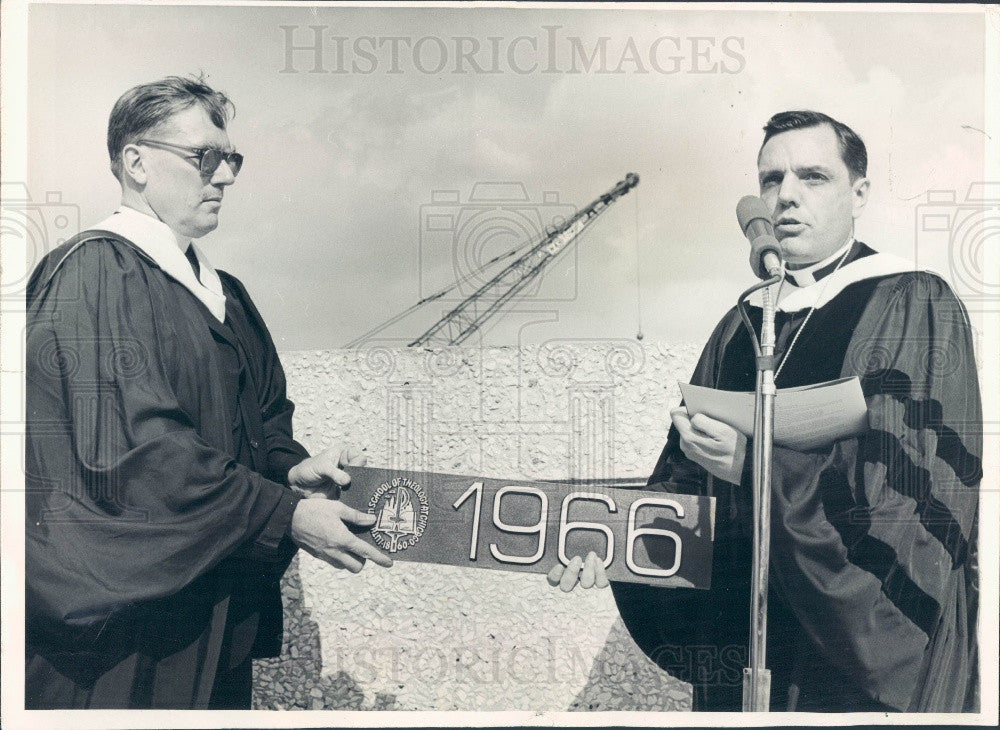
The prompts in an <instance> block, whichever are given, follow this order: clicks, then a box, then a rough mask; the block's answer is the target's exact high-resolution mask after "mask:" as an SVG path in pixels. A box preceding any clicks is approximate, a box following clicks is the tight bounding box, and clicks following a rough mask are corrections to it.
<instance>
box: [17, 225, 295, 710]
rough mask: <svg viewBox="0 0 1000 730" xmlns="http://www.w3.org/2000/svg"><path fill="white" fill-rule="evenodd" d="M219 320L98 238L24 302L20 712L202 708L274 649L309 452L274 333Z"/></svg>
mask: <svg viewBox="0 0 1000 730" xmlns="http://www.w3.org/2000/svg"><path fill="white" fill-rule="evenodd" d="M219 274H220V279H221V281H222V285H223V290H224V293H225V295H226V320H225V323H220V322H219V321H218V320H217V319H215V318H214V317H213V316H212V315H211V314H210V313H209V312H208V310H207V309H206V308H205V306H204V305H203V304H202V303H201V302H200V301H199V300H198V299H197V298H196V297H195V296H194V295H193V294H191V293H190V292H189V291H188V290H187V289H186V288H185V287H183V286H182V285H181V284H179V283H178V282H177V281H175V280H174V279H172V278H170V277H169V276H167V275H166V274H165V273H164V272H163V271H162V270H161V269H160V268H159V267H158V266H157V265H156V263H155V262H154V261H153V260H152V259H150V258H149V257H148V256H147V255H146V254H144V253H143V252H142V251H141V250H140V249H138V248H137V247H135V246H133V245H132V244H131V243H130V242H128V241H126V240H124V239H122V238H120V237H118V236H116V235H114V234H108V233H106V232H105V233H100V232H98V233H96V234H95V233H94V232H88V233H85V234H81V236H79V237H77V238H76V239H73V240H71V241H69V242H67V243H66V244H64V245H63V246H60V247H59V248H57V249H56V250H54V251H53V252H51V253H50V254H49V255H48V256H46V258H45V259H43V260H42V262H41V263H40V264H39V266H38V267H37V269H36V270H35V272H34V273H33V275H32V278H31V281H30V283H29V287H28V293H27V316H28V331H27V359H26V381H27V398H26V401H27V441H26V450H25V462H26V487H27V497H26V504H27V519H26V525H25V530H26V556H25V573H26V585H25V590H26V595H25V611H26V626H25V629H26V644H27V656H26V687H25V699H26V705H27V706H28V707H175V708H189V707H190V708H199V707H201V708H204V707H207V706H208V702H209V698H210V696H211V692H212V687H213V683H214V681H215V678H216V676H217V673H219V674H221V673H224V672H225V671H227V670H228V669H231V668H232V667H235V666H238V665H240V664H241V663H245V662H248V661H249V657H250V656H267V655H274V654H276V653H277V652H278V651H279V650H280V647H281V599H280V593H279V581H280V578H281V575H282V573H283V572H284V570H285V569H286V568H287V566H288V563H289V562H290V560H291V557H292V555H293V553H294V551H295V546H294V544H292V543H291V541H290V539H289V538H288V536H287V528H288V525H289V522H290V519H291V513H292V511H293V510H294V508H295V505H296V503H297V501H298V499H299V497H298V496H297V495H296V494H294V493H293V492H292V491H291V490H290V489H289V488H288V486H287V477H288V470H289V469H290V468H291V467H292V466H293V465H294V464H296V463H298V462H299V461H301V460H302V459H303V458H305V456H307V453H306V451H305V449H303V448H302V446H301V445H299V444H298V443H297V442H295V441H294V439H293V438H292V429H291V418H292V411H293V406H292V404H291V402H290V401H289V400H288V399H287V398H286V396H285V379H284V374H283V371H282V368H281V365H280V362H279V360H278V357H277V353H276V352H275V348H274V344H273V342H272V341H271V338H270V336H269V334H268V331H267V328H266V327H265V325H264V322H263V320H262V319H261V317H260V314H259V312H258V311H257V309H256V308H255V307H254V305H253V303H252V302H251V300H250V297H249V296H248V295H247V293H246V290H245V289H244V288H243V286H242V284H240V282H239V281H238V280H237V279H236V278H235V277H232V276H229V275H228V274H225V273H224V272H219Z"/></svg>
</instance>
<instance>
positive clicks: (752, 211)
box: [736, 195, 771, 233]
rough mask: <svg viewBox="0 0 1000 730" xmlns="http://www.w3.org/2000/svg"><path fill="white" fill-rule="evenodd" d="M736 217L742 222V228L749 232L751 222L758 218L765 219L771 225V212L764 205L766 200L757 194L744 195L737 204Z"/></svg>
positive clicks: (744, 231)
mask: <svg viewBox="0 0 1000 730" xmlns="http://www.w3.org/2000/svg"><path fill="white" fill-rule="evenodd" d="M736 218H737V220H739V222H740V230H742V231H743V233H746V232H747V228H749V227H750V223H751V221H753V220H756V219H758V218H761V219H763V220H764V221H766V222H767V224H768V225H771V212H770V211H769V210H768V209H767V206H766V205H764V201H763V200H761V199H760V198H758V197H757V196H756V195H744V196H743V197H742V198H740V202H739V203H737V204H736Z"/></svg>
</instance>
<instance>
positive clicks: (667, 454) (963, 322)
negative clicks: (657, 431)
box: [612, 244, 982, 712]
mask: <svg viewBox="0 0 1000 730" xmlns="http://www.w3.org/2000/svg"><path fill="white" fill-rule="evenodd" d="M872 253H873V252H872V251H871V249H868V248H867V247H865V246H864V245H863V244H861V245H856V246H855V250H854V251H853V252H852V254H851V260H849V262H848V263H847V264H846V265H847V266H850V265H852V264H853V263H854V261H860V259H862V258H864V257H865V256H866V255H870V254H872ZM817 286H822V282H821V283H819V284H817ZM806 313H807V310H802V311H795V312H782V311H779V312H778V313H777V318H776V332H777V333H778V337H777V347H776V353H777V354H778V355H779V357H780V356H781V354H782V353H783V351H785V350H786V349H787V348H788V346H789V343H790V341H791V339H792V337H793V335H794V333H795V332H796V331H797V330H798V328H799V327H800V326H801V325H802V321H803V319H804V317H805V315H806ZM750 315H751V319H752V320H753V322H754V325H755V328H756V329H757V331H758V332H759V331H760V322H761V310H760V308H759V307H753V306H751V307H750ZM852 375H856V376H858V377H859V378H860V379H861V385H862V389H863V392H864V395H865V398H866V401H867V405H868V418H869V429H868V430H867V431H866V432H865V433H863V434H862V435H860V436H858V437H856V438H850V439H845V440H842V441H838V442H836V443H834V444H832V445H831V446H829V447H826V448H818V449H815V450H813V451H809V452H799V451H794V450H791V449H788V448H783V447H780V446H775V448H774V457H773V476H772V501H771V520H772V530H771V562H770V592H769V617H768V647H767V654H768V656H767V659H768V667H769V668H770V669H771V671H772V693H771V709H772V710H783V709H798V710H803V711H806V710H812V711H862V710H910V711H944V712H959V711H970V710H975V709H977V708H978V656H977V643H976V625H977V614H978V583H977V565H976V562H977V561H976V553H975V550H976V533H977V524H978V497H979V495H978V488H979V483H980V480H981V478H982V462H981V457H982V436H981V434H982V413H981V405H980V398H979V388H978V380H977V375H976V363H975V358H974V354H973V347H972V340H971V330H970V326H969V323H968V319H967V314H966V311H965V309H964V308H963V306H962V304H961V303H960V302H959V300H958V299H956V297H955V296H954V294H953V293H952V292H951V290H950V289H949V288H948V285H947V284H946V283H945V282H944V281H942V280H941V279H940V278H938V277H937V276H934V275H933V274H930V273H924V272H912V271H911V272H906V273H896V274H892V275H886V276H878V277H874V278H866V279H862V280H859V281H856V282H854V283H851V284H849V285H847V286H846V287H845V288H844V289H843V290H842V291H840V292H839V293H838V294H837V295H836V296H834V297H833V298H832V299H831V300H830V301H829V302H827V303H826V304H823V305H822V306H820V307H818V308H817V309H816V310H815V311H814V313H813V315H812V318H811V320H810V321H809V323H808V324H807V326H806V328H805V329H804V330H803V331H802V334H801V336H800V338H799V340H798V342H797V343H796V344H795V346H794V348H793V350H792V352H791V355H790V357H789V360H788V362H787V363H786V365H785V368H784V370H783V371H782V373H781V374H780V376H779V377H778V380H777V386H778V387H779V388H782V387H793V386H798V385H805V384H809V383H817V382H822V381H824V380H829V379H834V378H838V377H846V376H852ZM755 377H756V375H755V363H754V357H753V350H752V347H751V342H750V339H749V336H748V334H747V333H746V331H745V329H744V328H743V326H742V323H741V320H740V317H739V314H738V312H737V310H736V309H735V308H734V309H733V310H731V311H730V312H729V313H728V314H727V315H726V316H725V317H724V318H723V319H722V321H721V322H720V323H719V325H718V326H717V327H716V329H715V331H714V332H713V334H712V336H711V338H710V339H709V342H708V344H707V345H706V347H705V349H704V352H703V353H702V355H701V358H700V360H699V362H698V365H697V368H696V370H695V373H694V376H693V377H692V379H691V382H692V383H694V384H697V385H702V386H709V387H715V388H720V389H723V390H733V391H747V390H753V388H754V384H755ZM751 453H752V446H749V447H748V450H747V458H746V463H745V468H744V473H743V478H742V481H741V483H740V484H729V483H726V482H723V481H722V480H719V479H715V478H714V477H712V476H711V475H709V474H707V473H706V471H705V470H704V469H702V468H701V467H700V466H698V465H697V464H695V463H694V462H692V461H690V460H688V459H687V458H686V457H685V456H684V454H683V452H682V451H681V449H680V439H679V435H678V433H677V431H676V429H674V428H671V429H670V432H669V435H668V437H667V443H666V446H665V447H664V449H663V453H662V455H661V457H660V459H659V461H658V463H657V465H656V468H655V469H654V472H653V474H652V476H651V477H650V480H649V486H650V488H651V489H662V490H666V491H671V492H678V493H684V494H699V495H711V496H714V497H716V498H717V499H718V503H717V510H716V519H717V529H716V542H715V554H714V562H713V573H712V588H711V590H708V591H695V590H692V589H672V590H668V589H655V588H650V587H647V586H638V585H630V584H613V586H612V587H613V589H614V594H615V599H616V601H617V603H618V607H619V610H620V612H621V615H622V618H623V620H624V622H625V625H626V626H627V627H628V629H629V631H630V632H631V634H632V636H633V638H635V640H636V642H637V643H638V645H639V646H640V647H641V648H642V649H643V651H644V652H645V653H646V654H647V655H648V656H649V657H650V658H652V659H653V660H654V661H656V662H657V663H658V664H659V665H660V666H661V667H663V668H664V669H666V670H667V671H669V672H671V673H673V674H674V675H676V676H678V677H679V678H681V679H683V680H685V681H688V682H691V683H692V685H693V696H694V708H695V709H701V710H728V711H738V710H739V709H740V707H741V694H742V692H741V683H742V676H741V675H742V668H743V667H745V666H747V657H748V641H749V635H750V626H749V613H750V568H751V563H752V559H751V554H752V553H751V547H752V521H751V514H752V513H751V500H750V490H751V481H752V479H751V473H752V461H751V456H750V454H751Z"/></svg>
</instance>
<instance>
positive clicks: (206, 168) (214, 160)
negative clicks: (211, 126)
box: [136, 139, 243, 177]
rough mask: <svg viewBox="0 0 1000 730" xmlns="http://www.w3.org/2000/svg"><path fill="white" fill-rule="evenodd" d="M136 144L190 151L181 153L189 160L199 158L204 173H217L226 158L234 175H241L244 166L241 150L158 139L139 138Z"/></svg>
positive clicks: (199, 164) (199, 166) (199, 167)
mask: <svg viewBox="0 0 1000 730" xmlns="http://www.w3.org/2000/svg"><path fill="white" fill-rule="evenodd" d="M136 144H146V145H149V146H151V147H162V148H164V149H167V150H170V151H174V150H182V151H184V152H189V153H191V154H187V155H181V157H184V158H185V159H189V160H197V161H198V169H199V170H201V173H202V175H213V174H215V171H216V170H217V169H219V165H221V164H222V162H223V160H225V162H226V164H227V165H229V169H230V170H232V172H233V177H235V176H236V175H239V174H240V168H241V167H243V155H241V154H240V153H239V152H224V151H223V150H220V149H216V148H215V147H185V146H184V145H180V144H171V143H170V142H161V141H159V140H158V139H137V140H136ZM178 154H180V153H178Z"/></svg>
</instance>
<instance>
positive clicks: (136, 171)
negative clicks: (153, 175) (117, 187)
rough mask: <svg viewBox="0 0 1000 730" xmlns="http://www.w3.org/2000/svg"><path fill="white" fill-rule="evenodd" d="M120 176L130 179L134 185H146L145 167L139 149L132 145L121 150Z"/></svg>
mask: <svg viewBox="0 0 1000 730" xmlns="http://www.w3.org/2000/svg"><path fill="white" fill-rule="evenodd" d="M122 174H124V175H127V176H128V177H129V178H131V180H132V181H133V182H134V183H135V184H136V185H145V184H146V180H147V175H146V167H145V164H144V163H143V161H142V155H141V154H140V153H139V148H138V147H137V146H136V145H134V144H127V145H125V147H124V148H122Z"/></svg>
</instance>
